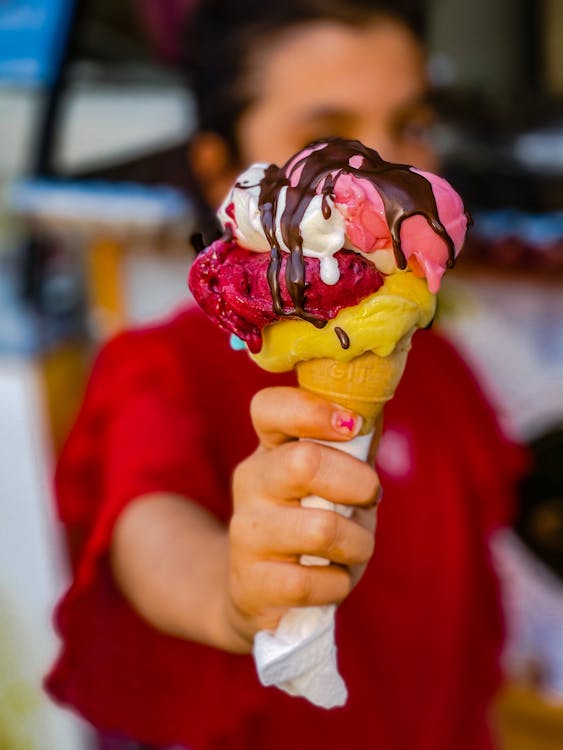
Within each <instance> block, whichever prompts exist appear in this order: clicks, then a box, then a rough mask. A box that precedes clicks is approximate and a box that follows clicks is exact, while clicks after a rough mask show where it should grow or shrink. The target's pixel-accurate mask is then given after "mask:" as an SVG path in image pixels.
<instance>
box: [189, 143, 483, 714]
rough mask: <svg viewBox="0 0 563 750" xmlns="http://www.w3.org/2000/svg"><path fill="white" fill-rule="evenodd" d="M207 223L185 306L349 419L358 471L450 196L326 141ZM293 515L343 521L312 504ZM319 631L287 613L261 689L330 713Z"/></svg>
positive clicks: (255, 179) (449, 225) (339, 691)
mask: <svg viewBox="0 0 563 750" xmlns="http://www.w3.org/2000/svg"><path fill="white" fill-rule="evenodd" d="M218 216H219V219H220V221H221V224H222V226H223V236H222V237H221V238H220V239H218V240H216V241H215V242H214V243H212V244H211V245H210V246H209V247H208V248H207V249H206V250H205V251H204V252H203V253H202V254H201V255H200V256H199V257H198V258H197V259H196V261H195V262H194V264H193V266H192V269H191V272H190V280H189V283H190V288H191V290H192V293H193V295H194V297H195V299H196V301H197V302H198V303H199V304H200V305H201V307H202V308H203V309H204V310H205V311H206V312H207V314H208V315H209V316H210V317H211V318H212V319H213V320H215V321H216V322H217V323H218V325H220V326H222V327H223V328H225V329H226V330H228V331H230V332H231V333H232V334H234V335H236V336H237V337H238V338H239V339H241V340H242V341H243V342H244V343H245V345H246V347H247V349H248V351H249V353H250V355H251V356H252V358H253V359H254V360H255V361H256V362H257V364H259V365H260V366H261V367H263V368H264V369H267V370H270V371H274V372H281V371H285V370H290V369H292V368H294V367H295V368H296V370H297V375H298V380H299V383H300V385H301V386H302V387H303V388H306V389H308V390H310V391H313V392H315V393H317V394H319V395H321V396H322V397H324V398H326V399H328V400H330V401H333V402H335V403H338V404H341V405H342V406H345V407H347V408H350V409H352V410H354V411H356V412H357V413H359V414H361V415H362V417H363V431H362V433H360V435H359V436H358V437H357V438H355V439H354V440H352V441H349V442H348V443H345V444H342V443H340V444H334V445H335V447H338V448H340V449H344V450H347V451H348V452H350V453H352V454H353V455H356V456H357V457H359V458H363V459H365V458H366V457H367V451H368V449H369V445H370V442H371V434H372V432H373V429H374V424H375V421H376V419H377V417H378V415H379V414H380V413H381V411H382V409H383V406H384V404H385V403H386V402H387V401H388V400H389V399H390V398H391V397H392V396H393V394H394V391H395V388H396V387H397V384H398V382H399V380H400V378H401V375H402V373H403V370H404V367H405V363H406V359H407V355H408V351H409V348H410V342H411V337H412V335H413V333H414V331H415V330H416V329H417V328H424V327H426V326H428V325H429V324H430V323H431V321H432V319H433V316H434V312H435V299H436V292H437V291H438V289H439V286H440V281H441V278H442V276H443V274H444V272H445V270H446V269H447V268H448V267H450V266H452V265H453V263H454V261H455V258H456V256H457V254H458V253H459V251H460V250H461V247H462V245H463V242H464V238H465V233H466V230H467V226H468V221H469V217H468V215H467V214H466V212H465V210H464V207H463V203H462V201H461V198H460V197H459V195H458V194H457V193H456V192H455V190H454V189H453V188H452V187H451V186H450V185H449V184H448V183H447V182H446V181H445V180H443V179H442V178H440V177H437V176H436V175H433V174H430V173H427V172H421V171H419V170H417V169H415V168H414V167H411V166H408V165H403V164H392V163H389V162H386V161H384V160H383V159H382V158H381V157H380V156H379V154H377V152H375V151H373V150H372V149H369V148H367V147H365V146H364V145H363V144H361V143H359V142H358V141H345V140H341V139H331V140H327V141H322V142H317V143H313V144H311V145H310V146H308V147H307V148H305V149H304V150H302V151H301V152H299V153H298V154H296V155H295V156H294V157H292V158H291V159H290V160H289V161H288V162H287V164H285V165H284V166H283V167H281V168H280V167H277V166H276V165H273V164H270V165H266V164H255V165H253V166H252V167H250V168H249V169H247V170H246V171H245V172H243V174H241V175H240V177H239V178H238V179H237V181H236V183H235V185H234V186H233V188H232V190H231V191H230V193H229V195H228V196H227V197H226V199H225V201H224V203H223V205H222V206H221V208H220V210H219V213H218ZM302 504H303V505H304V506H307V507H311V506H313V507H321V508H328V509H334V510H337V511H338V512H341V513H343V514H345V513H347V512H349V509H348V508H346V507H343V506H339V507H338V508H336V507H335V506H331V505H330V504H329V503H327V501H326V500H323V499H322V498H316V497H315V498H311V497H309V498H304V499H303V500H302ZM302 562H303V563H304V564H317V565H318V564H323V563H326V561H322V560H319V559H310V558H309V559H302ZM333 628H334V608H333V607H325V608H315V609H314V610H304V611H301V610H299V611H292V612H290V613H288V615H286V616H284V617H283V618H282V621H281V622H280V625H279V628H278V631H277V632H276V633H275V634H271V633H259V634H258V635H257V637H256V641H255V658H256V662H257V666H258V671H259V674H260V677H261V679H262V681H263V682H264V683H265V684H277V685H278V686H280V687H282V688H283V689H285V690H286V691H287V692H290V693H292V694H295V693H298V694H301V695H304V696H305V697H307V698H309V700H311V701H313V702H314V703H317V704H319V705H323V706H325V707H330V706H334V705H341V704H342V703H343V702H344V701H345V698H346V688H345V686H344V683H343V682H342V680H341V678H340V675H339V674H338V669H337V667H336V657H335V649H334V643H333V636H327V633H328V634H333ZM331 637H332V641H331ZM321 644H322V649H324V650H323V651H322V655H321V656H319V653H320V651H319V649H321ZM303 665H308V666H307V667H304V666H303Z"/></svg>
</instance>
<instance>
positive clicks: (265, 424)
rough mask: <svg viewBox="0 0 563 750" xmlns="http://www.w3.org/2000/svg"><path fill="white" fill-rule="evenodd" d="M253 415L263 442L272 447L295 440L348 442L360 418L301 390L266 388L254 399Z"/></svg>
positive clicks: (356, 429)
mask: <svg viewBox="0 0 563 750" xmlns="http://www.w3.org/2000/svg"><path fill="white" fill-rule="evenodd" d="M250 413H251V417H252V422H253V424H254V429H255V430H256V433H257V435H258V437H259V439H260V443H261V444H262V445H263V446H265V447H266V448H272V447H275V446H276V445H280V444H281V443H284V442H287V441H288V440H291V439H294V438H318V439H320V440H336V441H340V440H349V439H350V438H352V437H354V436H355V435H357V434H358V432H359V430H360V428H361V424H362V419H361V417H360V416H358V415H356V414H354V413H352V412H350V411H348V410H346V409H344V408H342V407H339V406H337V405H336V404H332V403H330V402H329V401H325V400H324V399H322V398H319V397H318V396H315V395H314V394H312V393H308V392H307V391H303V390H300V389H299V388H266V389H264V390H262V391H259V392H258V393H257V394H256V395H255V396H254V398H253V400H252V403H251V406H250Z"/></svg>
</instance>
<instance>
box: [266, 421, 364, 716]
mask: <svg viewBox="0 0 563 750" xmlns="http://www.w3.org/2000/svg"><path fill="white" fill-rule="evenodd" d="M372 437H373V433H371V434H369V435H360V436H359V437H356V438H353V439H352V440H349V441H348V442H346V443H333V442H328V441H324V440H319V441H316V442H319V443H321V444H322V445H327V446H329V447H331V448H337V449H338V450H342V451H344V452H345V453H348V454H350V455H351V456H354V457H355V458H359V459H361V460H362V461H365V460H366V459H367V457H368V453H369V449H370V445H371V441H372ZM301 505H303V506H304V507H307V508H323V509H326V510H333V511H336V512H337V513H340V514H341V515H344V516H348V517H349V516H351V515H352V513H353V508H350V507H349V506H346V505H338V506H336V505H334V504H333V503H329V502H328V501H327V500H324V499H323V498H322V497H317V496H314V495H309V496H308V497H305V498H303V499H302V500H301ZM301 564H302V565H328V561H327V560H323V559H321V558H315V557H310V556H307V555H304V556H303V557H302V558H301ZM335 613H336V607H335V606H333V605H332V606H326V607H303V608H299V609H292V610H290V611H289V612H287V613H286V614H285V615H284V616H283V617H282V619H281V620H280V622H279V624H278V627H277V629H276V631H275V633H272V632H269V631H265V630H262V631H260V632H259V633H257V634H256V636H255V638H254V661H255V663H256V669H257V672H258V676H259V678H260V682H261V683H262V684H263V685H266V686H270V685H275V686H276V687H278V688H280V690H284V691H285V692H286V693H289V695H298V696H302V697H303V698H306V699H307V700H309V701H310V702H311V703H314V704H315V705H317V706H321V707H322V708H335V707H336V706H343V705H344V704H345V703H346V699H347V697H348V691H347V689H346V685H345V683H344V680H343V679H342V677H341V676H340V673H339V671H338V665H337V662H336V641H335V638H334V620H335Z"/></svg>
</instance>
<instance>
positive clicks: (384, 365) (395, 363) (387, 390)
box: [297, 333, 412, 432]
mask: <svg viewBox="0 0 563 750" xmlns="http://www.w3.org/2000/svg"><path fill="white" fill-rule="evenodd" d="M411 338H412V333H410V334H408V335H407V336H404V337H403V338H402V339H401V341H399V343H398V344H397V346H396V347H395V349H394V351H393V352H392V353H391V354H390V355H388V356H387V357H380V356H378V355H377V354H374V352H366V353H365V354H362V355H361V356H359V357H356V358H355V359H353V360H351V361H350V362H338V361H337V360H333V359H310V360H307V361H304V362H299V364H298V365H297V379H298V381H299V385H300V386H301V387H302V388H304V389H305V390H307V391H311V392H312V393H316V394H317V395H318V396H321V397H322V398H324V399H326V400H327V401H332V402H334V403H336V404H339V405H340V406H343V407H345V408H347V409H351V410H352V411H354V412H356V413H357V414H360V416H362V417H363V419H364V425H363V430H362V431H363V432H370V431H371V430H372V429H373V425H374V422H375V419H376V417H377V416H378V415H379V414H380V412H381V411H382V409H383V407H384V406H385V404H386V403H387V401H389V400H390V399H391V398H393V394H394V393H395V389H396V388H397V386H398V384H399V381H400V379H401V376H402V374H403V372H404V369H405V365H406V362H407V356H408V353H409V350H410V346H411Z"/></svg>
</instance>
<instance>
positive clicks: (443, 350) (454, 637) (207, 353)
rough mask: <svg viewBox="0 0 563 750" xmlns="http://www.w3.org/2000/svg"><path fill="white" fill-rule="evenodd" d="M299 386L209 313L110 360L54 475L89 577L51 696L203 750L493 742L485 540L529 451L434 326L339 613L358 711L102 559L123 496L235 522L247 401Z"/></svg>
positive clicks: (83, 579) (389, 432)
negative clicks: (156, 623)
mask: <svg viewBox="0 0 563 750" xmlns="http://www.w3.org/2000/svg"><path fill="white" fill-rule="evenodd" d="M292 382H293V376H292V375H291V374H288V375H283V376H274V375H270V374H268V373H265V372H263V371H261V370H260V369H259V368H258V367H256V365H254V364H253V363H252V362H251V361H250V359H249V358H248V357H247V356H246V355H245V354H244V353H243V352H234V351H231V349H230V348H229V346H228V338H227V336H226V335H225V334H223V333H222V332H221V331H219V330H217V329H216V328H215V327H214V326H213V325H212V324H211V323H209V322H208V321H207V319H206V318H205V317H204V316H203V315H202V314H201V313H200V312H199V311H197V310H195V309H190V310H187V311H184V312H182V313H181V314H179V315H178V316H176V317H175V318H173V319H172V320H170V321H168V322H167V323H165V324H163V325H161V326H155V327H152V328H147V329H143V330H139V331H133V332H127V333H125V334H122V335H121V336H119V337H118V338H116V339H115V340H114V341H113V342H111V343H110V344H109V345H108V346H107V347H105V349H104V350H103V351H102V352H101V354H100V356H99V357H98V359H97V362H96V364H95V367H94V371H93V374H92V378H91V382H90V385H89V388H88V391H87V395H86V398H85V401H84V404H83V407H82V410H81V412H80V414H79V416H78V420H77V422H76V424H75V426H74V429H73V431H72V432H71V434H70V437H69V439H68V441H67V443H66V446H65V448H64V451H63V454H62V457H61V461H60V465H59V469H58V473H57V478H56V488H57V497H58V504H59V511H60V516H61V519H62V521H63V522H64V524H66V526H67V527H68V529H69V533H70V537H71V539H72V540H73V548H74V562H75V578H74V582H73V584H72V587H71V588H70V590H69V592H68V593H67V594H66V596H65V598H64V600H63V601H62V603H61V605H60V607H59V609H58V612H57V625H58V629H59V631H60V634H61V636H62V639H63V648H62V653H61V655H60V658H59V660H58V662H57V664H56V665H55V667H54V668H53V670H52V672H51V674H50V676H49V677H48V682H47V684H48V688H49V690H50V692H51V694H52V695H53V696H54V697H55V698H56V699H57V700H58V701H60V702H61V703H63V704H67V705H70V706H73V707H75V709H77V710H78V711H79V712H81V713H82V714H83V715H84V716H86V717H87V718H88V719H89V720H90V721H92V722H93V723H94V724H95V725H96V726H98V727H99V728H101V729H103V730H107V731H119V732H122V733H124V734H126V735H128V736H130V737H132V738H135V739H138V740H141V741H144V742H146V743H150V744H154V745H160V744H162V745H165V744H174V743H184V744H186V745H187V746H189V747H190V748H193V749H194V750H211V749H215V748H217V750H219V748H220V749H221V750H248V749H249V748H257V749H258V748H259V749H262V748H264V750H278V748H279V750H281V749H282V748H284V749H285V750H287V748H292V750H300V749H301V748H303V750H305V748H306V750H311V748H314V747H319V746H321V743H322V747H323V750H332V749H334V750H336V749H338V750H341V749H342V747H343V746H345V745H346V744H348V745H349V744H350V742H353V745H354V747H378V748H385V750H413V749H414V748H416V750H452V748H455V749H456V750H482V749H484V748H489V747H490V740H489V734H488V728H487V720H486V711H487V707H488V704H489V701H490V698H491V696H492V694H493V692H494V690H495V688H496V687H497V684H498V679H499V669H498V656H499V648H500V644H501V639H502V623H501V618H500V614H499V603H498V592H497V584H496V580H495V577H494V575H493V572H492V570H491V566H490V561H489V554H488V549H487V543H486V538H487V533H488V531H489V530H490V529H491V528H492V527H493V526H494V525H498V524H499V523H502V522H503V521H504V520H505V519H506V518H507V514H508V513H509V508H510V505H511V501H512V487H513V481H514V478H515V476H516V473H517V471H518V465H519V459H520V454H519V452H518V451H516V449H514V448H513V447H512V446H511V445H510V444H509V443H507V441H506V440H505V439H504V438H503V437H502V435H501V433H500V431H499V428H498V426H497V423H496V421H495V419H494V416H493V414H492V412H491V409H490V408H489V406H488V405H487V404H486V403H485V401H484V399H483V397H482V395H481V393H480V391H479V389H478V387H477V385H476V383H475V382H474V380H473V378H472V377H471V375H470V374H469V373H468V371H467V369H466V367H465V366H464V364H463V363H462V361H461V360H460V359H459V357H458V356H457V355H456V353H455V352H454V351H453V349H452V348H451V347H450V345H449V344H447V343H446V342H445V341H444V340H443V339H442V338H440V337H439V336H438V335H436V334H435V333H432V332H428V331H425V332H420V333H417V335H416V336H415V337H414V346H413V350H412V352H411V355H410V357H409V361H408V364H407V368H406V372H405V375H404V377H403V380H402V381H401V384H400V386H399V388H398V391H397V394H396V396H395V398H394V400H393V401H392V402H391V403H390V404H388V406H387V408H386V413H385V421H386V429H385V433H384V438H383V439H382V443H381V448H380V454H379V458H378V463H379V473H380V477H381V481H382V485H383V487H384V499H383V503H382V505H381V509H380V513H379V521H378V529H377V543H376V551H375V555H374V558H373V560H372V562H371V563H370V565H369V567H368V570H367V572H366V574H365V576H364V578H363V579H362V581H361V583H360V584H359V586H358V587H357V588H356V589H355V590H354V592H353V593H352V595H351V596H350V597H349V599H348V600H347V601H346V602H345V603H344V604H343V605H342V606H341V607H340V608H339V610H338V616H337V641H338V647H339V663H340V666H341V671H342V674H343V676H344V677H345V679H346V682H347V684H348V687H349V691H350V698H349V701H348V704H347V705H346V706H345V707H344V708H342V709H336V710H332V711H324V710H322V709H318V708H315V707H312V706H310V705H309V704H308V703H307V702H306V701H304V700H303V699H299V698H290V697H288V696H286V695H285V694H283V693H281V692H280V691H278V690H276V689H275V688H268V689H265V688H262V687H261V686H260V685H259V683H258V680H257V678H256V676H255V670H254V665H253V662H252V658H251V657H247V656H238V655H230V654H226V653H223V652H220V651H217V650H214V649H211V648H207V647H204V646H200V645H197V644H194V643H190V642H186V641H183V640H180V639H177V638H173V637H168V636H165V635H162V634H160V633H158V632H156V631H155V630H153V629H152V628H151V627H150V626H149V625H147V624H146V623H145V622H144V621H143V620H141V619H140V618H139V617H138V616H137V615H136V614H135V612H133V610H132V609H131V608H130V607H129V606H128V604H127V602H126V601H125V600H124V599H123V597H122V596H121V595H120V593H119V592H118V591H117V589H116V586H115V584H114V582H113V580H112V576H111V572H110V567H109V564H108V556H107V552H108V546H109V543H110V538H111V534H112V527H113V524H114V523H115V520H116V518H117V517H118V515H119V513H120V512H121V511H122V509H123V508H124V507H125V506H126V505H127V503H129V502H131V500H133V499H134V498H136V497H138V496H139V495H144V494H146V493H150V492H154V491H164V492H166V491H169V492H173V493H179V494H181V495H183V496H185V497H188V498H192V499H194V500H197V501H198V502H199V503H201V504H202V505H203V506H205V507H206V508H208V509H209V510H210V511H211V512H213V513H215V514H216V515H217V516H218V517H219V518H221V519H223V520H224V521H227V519H228V518H229V515H230V512H231V506H230V477H231V473H232V470H233V467H234V466H235V465H236V464H237V463H238V462H239V461H240V460H241V459H243V458H244V457H245V456H247V455H248V454H249V453H250V452H252V450H253V449H254V447H255V445H256V437H255V435H254V433H253V431H252V428H251V425H250V421H249V417H248V407H249V402H250V399H251V397H252V395H253V394H254V393H255V392H256V391H257V390H258V389H260V388H262V387H264V386H267V385H272V384H282V383H283V384H288V383H292ZM194 575H197V571H194Z"/></svg>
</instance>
